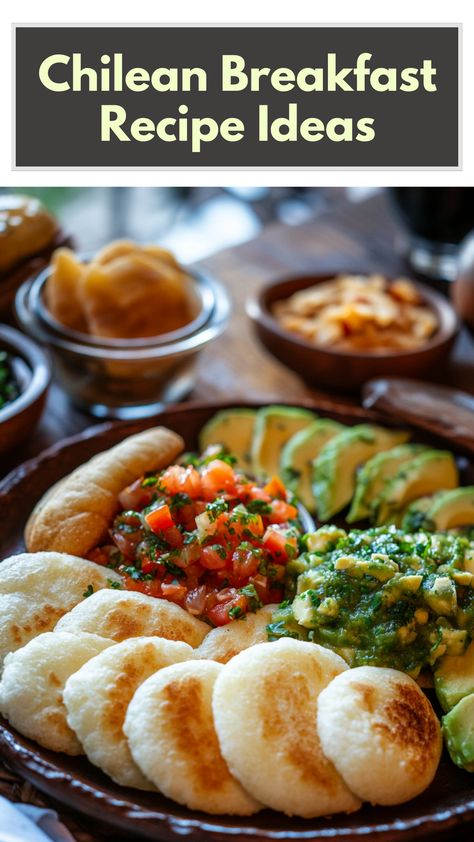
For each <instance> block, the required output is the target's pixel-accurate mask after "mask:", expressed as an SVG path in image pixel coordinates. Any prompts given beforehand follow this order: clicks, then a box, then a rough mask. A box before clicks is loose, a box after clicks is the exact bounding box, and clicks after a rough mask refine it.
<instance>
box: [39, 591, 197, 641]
mask: <svg viewBox="0 0 474 842" xmlns="http://www.w3.org/2000/svg"><path fill="white" fill-rule="evenodd" d="M55 631H68V632H72V633H73V634H74V633H76V632H81V631H86V632H91V633H92V634H100V635H101V637H108V638H110V639H111V640H115V641H118V642H120V641H122V640H128V638H130V637H164V638H166V639H167V640H184V642H185V643H189V645H190V646H193V647H194V646H199V644H200V643H201V641H202V640H203V638H204V637H205V635H206V634H207V633H208V631H209V626H208V625H207V623H203V622H202V621H201V620H198V619H197V618H196V617H193V616H192V614H189V613H188V612H187V611H185V610H184V608H181V607H180V606H179V605H175V604H174V603H173V602H168V600H166V599H155V598H154V597H152V596H147V595H146V594H142V593H138V592H137V591H122V590H113V589H107V590H101V591H97V593H94V594H92V596H90V597H89V598H88V599H86V600H84V601H83V602H80V603H79V605H76V606H75V608H73V609H72V611H70V612H69V613H68V614H65V615H64V617H62V618H61V619H60V621H59V623H58V624H57V626H56V627H55Z"/></svg>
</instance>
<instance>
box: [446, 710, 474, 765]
mask: <svg viewBox="0 0 474 842" xmlns="http://www.w3.org/2000/svg"><path fill="white" fill-rule="evenodd" d="M442 721H443V736H444V740H445V743H446V747H447V749H448V751H449V754H450V757H451V760H452V761H453V763H455V764H456V766H460V767H461V769H466V771H467V772H474V694H471V695H470V696H465V697H464V699H461V701H460V702H458V704H457V705H456V706H455V707H453V709H452V710H450V711H449V713H447V714H446V716H443V720H442Z"/></svg>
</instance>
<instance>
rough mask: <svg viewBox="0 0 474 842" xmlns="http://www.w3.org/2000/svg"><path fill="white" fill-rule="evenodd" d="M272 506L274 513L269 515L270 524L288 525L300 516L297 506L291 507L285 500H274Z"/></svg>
mask: <svg viewBox="0 0 474 842" xmlns="http://www.w3.org/2000/svg"><path fill="white" fill-rule="evenodd" d="M270 505H271V507H272V512H271V514H270V515H268V518H269V521H270V523H287V522H288V521H289V520H294V518H295V517H297V516H298V509H297V508H296V506H291V505H290V504H289V503H286V502H285V500H272V502H271V504H270Z"/></svg>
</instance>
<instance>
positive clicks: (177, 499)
mask: <svg viewBox="0 0 474 842" xmlns="http://www.w3.org/2000/svg"><path fill="white" fill-rule="evenodd" d="M191 502H192V501H191V497H190V496H189V494H184V492H182V491H179V492H178V493H177V494H173V496H172V497H171V499H170V501H169V505H170V507H171V508H172V509H182V508H183V506H189V505H190V504H191Z"/></svg>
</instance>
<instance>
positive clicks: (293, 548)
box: [263, 525, 298, 564]
mask: <svg viewBox="0 0 474 842" xmlns="http://www.w3.org/2000/svg"><path fill="white" fill-rule="evenodd" d="M263 545H264V547H265V549H266V550H268V552H269V553H271V554H272V556H273V558H274V560H275V562H276V563H278V564H286V562H287V561H288V559H289V558H293V557H294V556H295V555H296V552H297V549H298V540H297V538H296V537H295V536H293V535H288V533H287V530H284V529H283V530H281V529H278V527H277V525H275V526H269V527H268V529H267V531H266V532H265V535H264V536H263Z"/></svg>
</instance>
